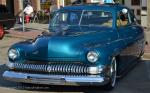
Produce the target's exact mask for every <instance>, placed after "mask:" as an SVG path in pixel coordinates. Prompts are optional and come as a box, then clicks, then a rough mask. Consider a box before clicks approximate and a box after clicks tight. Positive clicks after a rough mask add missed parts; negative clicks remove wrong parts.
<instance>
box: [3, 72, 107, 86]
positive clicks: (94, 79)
mask: <svg viewBox="0 0 150 93" xmlns="http://www.w3.org/2000/svg"><path fill="white" fill-rule="evenodd" d="M3 77H4V78H5V79H6V80H10V81H14V82H22V83H32V84H45V85H105V84H107V83H108V82H109V77H103V76H100V75H89V76H68V75H45V74H29V73H19V72H14V71H5V72H4V74H3Z"/></svg>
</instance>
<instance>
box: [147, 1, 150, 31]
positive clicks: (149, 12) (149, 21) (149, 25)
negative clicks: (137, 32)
mask: <svg viewBox="0 0 150 93" xmlns="http://www.w3.org/2000/svg"><path fill="white" fill-rule="evenodd" d="M149 4H150V0H147V31H150V5H149Z"/></svg>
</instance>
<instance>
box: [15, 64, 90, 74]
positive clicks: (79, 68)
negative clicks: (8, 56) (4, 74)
mask: <svg viewBox="0 0 150 93" xmlns="http://www.w3.org/2000/svg"><path fill="white" fill-rule="evenodd" d="M13 66H14V67H13V68H14V69H15V70H24V71H35V72H48V73H55V74H57V73H59V74H87V73H88V66H87V65H83V64H67V63H65V64H62V63H53V64H46V65H34V64H19V63H13Z"/></svg>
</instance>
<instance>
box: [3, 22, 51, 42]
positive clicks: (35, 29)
mask: <svg viewBox="0 0 150 93" xmlns="http://www.w3.org/2000/svg"><path fill="white" fill-rule="evenodd" d="M43 31H48V24H38V23H30V24H25V31H24V32H23V27H22V25H20V24H16V25H15V26H14V28H12V29H10V30H8V31H6V36H10V37H18V38H25V39H32V38H35V37H36V36H37V35H39V34H41V33H42V32H43Z"/></svg>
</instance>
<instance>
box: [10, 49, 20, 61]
mask: <svg viewBox="0 0 150 93" xmlns="http://www.w3.org/2000/svg"><path fill="white" fill-rule="evenodd" d="M18 56H19V53H18V51H17V50H16V49H10V50H9V51H8V57H9V58H10V59H12V60H15V59H16V58H17V57H18Z"/></svg>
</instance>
